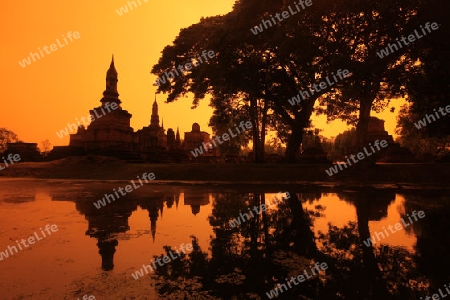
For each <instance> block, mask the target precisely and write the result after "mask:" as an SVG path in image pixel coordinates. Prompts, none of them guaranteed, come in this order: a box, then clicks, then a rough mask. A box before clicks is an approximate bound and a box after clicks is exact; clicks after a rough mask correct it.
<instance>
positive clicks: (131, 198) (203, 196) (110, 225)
mask: <svg viewBox="0 0 450 300" xmlns="http://www.w3.org/2000/svg"><path fill="white" fill-rule="evenodd" d="M102 193H103V191H102V192H99V191H98V192H96V193H95V194H94V195H92V193H89V192H87V191H86V192H83V191H79V190H74V191H73V192H65V193H60V194H58V193H54V192H52V193H51V197H52V200H53V201H74V202H76V209H77V211H79V212H80V213H82V214H84V215H85V218H86V220H87V221H88V229H87V230H86V235H89V236H90V237H93V238H96V239H97V240H98V242H97V247H98V249H99V254H100V255H101V257H102V269H103V270H105V271H110V270H113V269H114V254H115V252H116V247H117V245H118V244H119V239H120V238H118V235H119V234H120V233H126V232H127V231H129V230H130V226H129V224H128V219H129V217H130V216H131V214H132V213H133V212H134V211H136V210H137V208H138V206H140V207H141V208H142V209H144V210H147V211H148V216H149V221H150V226H149V227H150V233H151V236H152V241H153V242H154V241H155V236H156V228H157V227H156V226H157V221H158V218H159V217H161V218H162V217H163V212H164V206H165V204H166V205H167V208H169V209H170V208H172V207H173V204H174V203H175V204H176V207H175V209H176V208H178V203H179V199H180V193H179V192H176V191H174V193H173V194H172V195H170V196H166V194H163V193H160V194H159V193H151V194H152V196H143V195H142V192H138V191H135V192H134V193H133V194H129V195H127V196H124V197H123V198H121V200H123V201H121V202H114V203H111V204H110V205H109V206H107V207H102V209H100V210H98V209H96V208H95V207H93V206H92V199H94V198H95V199H97V198H99V197H100V195H102ZM89 194H90V195H89ZM140 194H141V195H142V196H141V195H140ZM188 194H189V195H187V196H186V195H185V201H184V202H185V205H191V209H192V213H193V214H194V215H195V214H197V213H198V212H199V211H200V206H201V205H206V204H208V203H209V194H207V193H195V192H194V193H191V192H189V193H188ZM69 199H70V200H69ZM72 199H73V200H72Z"/></svg>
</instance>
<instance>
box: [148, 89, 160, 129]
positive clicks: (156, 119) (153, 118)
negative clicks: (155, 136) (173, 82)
mask: <svg viewBox="0 0 450 300" xmlns="http://www.w3.org/2000/svg"><path fill="white" fill-rule="evenodd" d="M150 126H152V127H154V128H158V127H159V115H158V103H157V102H156V94H155V102H153V107H152V115H151V117H150Z"/></svg>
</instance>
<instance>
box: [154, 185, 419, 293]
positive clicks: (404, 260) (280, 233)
mask: <svg viewBox="0 0 450 300" xmlns="http://www.w3.org/2000/svg"><path fill="white" fill-rule="evenodd" d="M290 194H291V198H290V199H286V200H284V201H282V202H280V203H279V204H278V205H277V206H278V209H277V210H269V211H266V212H262V213H261V214H260V215H255V217H254V218H251V219H250V220H248V221H246V222H243V223H242V224H241V225H239V226H237V227H235V228H232V227H230V226H229V221H230V220H232V219H234V218H236V217H237V216H239V214H240V213H241V212H242V213H243V212H248V208H249V207H250V208H253V207H254V206H255V205H256V206H259V205H260V204H262V203H264V202H263V201H265V200H264V199H265V195H264V194H257V193H254V194H247V195H236V194H218V195H216V196H215V202H214V203H213V211H212V216H210V224H211V226H213V229H214V232H215V236H214V237H213V238H212V241H211V257H208V256H207V254H206V253H204V252H202V249H200V247H199V246H198V243H197V240H196V239H195V238H193V245H194V251H193V252H192V253H189V254H188V255H186V256H183V257H182V258H180V259H177V260H175V261H171V262H170V263H169V264H168V265H166V266H165V267H162V268H160V269H157V270H156V275H157V276H158V280H157V282H158V283H157V285H156V289H157V291H158V292H159V294H160V295H161V296H162V297H163V298H164V299H267V295H266V292H269V291H270V290H271V289H273V288H275V287H276V286H277V284H283V283H286V279H287V278H289V279H290V278H291V277H292V276H294V277H297V276H298V275H300V274H303V271H304V270H305V269H309V268H308V266H309V265H310V264H312V263H313V262H326V263H327V265H328V269H327V270H326V273H324V274H321V276H319V277H315V278H313V279H310V280H308V281H305V282H302V283H300V284H299V285H294V284H292V288H291V289H289V290H287V291H284V292H283V293H280V296H279V297H278V299H417V298H415V297H417V295H418V291H419V290H421V289H423V285H424V282H426V281H425V279H424V278H423V276H421V275H420V274H418V272H417V267H416V262H415V259H416V258H415V257H414V256H413V255H412V254H411V253H409V252H408V251H406V250H404V249H401V248H392V247H388V246H382V247H380V248H372V247H366V246H364V245H362V237H363V236H365V235H366V234H370V233H369V232H367V233H365V232H364V231H365V230H366V229H367V230H368V220H369V215H370V214H368V213H367V212H369V211H370V207H367V205H368V204H369V203H370V201H365V202H364V201H363V202H361V201H359V200H357V199H358V198H360V197H363V196H360V195H356V198H355V199H351V201H356V202H357V203H353V205H356V206H359V208H358V209H357V211H358V223H354V222H353V223H352V222H350V223H349V224H348V226H345V227H344V228H337V227H333V226H330V227H329V232H328V233H327V234H320V235H319V237H318V239H319V241H320V242H321V243H322V244H323V247H321V248H320V249H318V248H317V246H316V238H315V237H314V234H313V231H312V230H311V225H312V217H314V216H315V215H319V214H320V209H321V208H320V207H319V206H317V207H316V210H315V211H312V212H311V211H306V210H305V209H304V208H303V202H306V201H310V202H311V201H314V200H315V199H318V198H320V194H319V195H316V194H298V195H295V194H294V193H290ZM366 196H367V195H366ZM377 197H379V195H378V196H377ZM350 198H351V197H350ZM366 198H367V197H366ZM388 198H391V197H390V196H389V197H388ZM300 199H301V200H300ZM385 203H390V201H386V202H385ZM378 205H379V204H378ZM365 212H366V213H365ZM363 223H367V224H365V225H364V224H363ZM358 226H359V227H360V228H359V229H358ZM366 227H367V228H366ZM361 229H362V231H363V232H364V234H362V235H361ZM364 248H367V249H364ZM165 250H166V252H167V253H168V251H170V248H165ZM370 253H371V254H370ZM369 254H370V255H369ZM424 295H425V293H423V292H422V293H421V294H420V296H424Z"/></svg>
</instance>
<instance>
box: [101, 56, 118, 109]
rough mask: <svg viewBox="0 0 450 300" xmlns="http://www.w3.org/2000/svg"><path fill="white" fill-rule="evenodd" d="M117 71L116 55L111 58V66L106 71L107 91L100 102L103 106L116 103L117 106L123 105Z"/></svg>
mask: <svg viewBox="0 0 450 300" xmlns="http://www.w3.org/2000/svg"><path fill="white" fill-rule="evenodd" d="M117 82H118V76H117V70H116V68H115V66H114V54H113V55H112V56H111V64H110V65H109V69H108V70H107V71H106V89H105V91H104V92H103V99H102V100H100V102H102V105H104V103H106V102H116V103H117V104H120V103H122V101H120V100H119V93H118V92H117Z"/></svg>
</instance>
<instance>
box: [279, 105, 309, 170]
mask: <svg viewBox="0 0 450 300" xmlns="http://www.w3.org/2000/svg"><path fill="white" fill-rule="evenodd" d="M315 102H316V100H315V99H314V100H312V99H311V100H310V102H309V103H307V104H304V105H303V107H302V110H301V112H300V113H299V114H297V115H296V116H295V120H294V125H293V126H292V132H291V136H290V137H289V141H288V143H287V146H286V155H285V160H286V161H287V162H291V163H292V162H295V156H296V155H297V153H298V151H299V149H300V144H301V143H302V139H303V129H304V128H306V127H308V126H309V119H310V118H311V114H312V111H313V108H314V103H315Z"/></svg>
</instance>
